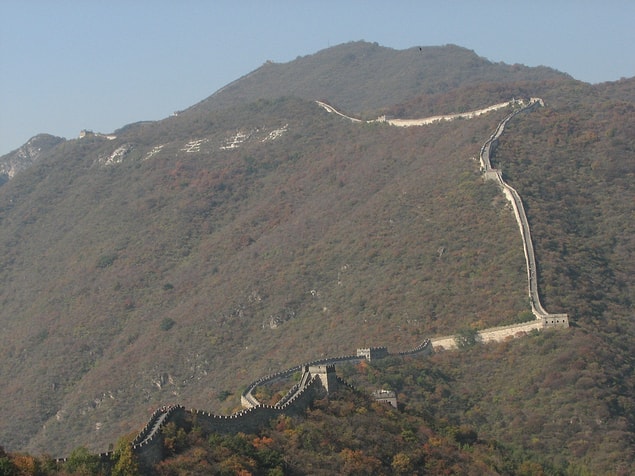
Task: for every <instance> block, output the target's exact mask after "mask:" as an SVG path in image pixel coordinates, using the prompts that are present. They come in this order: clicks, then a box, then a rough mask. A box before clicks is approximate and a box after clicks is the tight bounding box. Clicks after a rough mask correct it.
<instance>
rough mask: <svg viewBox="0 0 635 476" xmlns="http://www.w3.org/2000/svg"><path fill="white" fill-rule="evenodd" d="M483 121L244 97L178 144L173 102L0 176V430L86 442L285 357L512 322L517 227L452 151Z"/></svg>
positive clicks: (518, 299) (51, 443)
mask: <svg viewBox="0 0 635 476" xmlns="http://www.w3.org/2000/svg"><path fill="white" fill-rule="evenodd" d="M501 113H502V112H501ZM499 119H500V114H499V115H498V116H497V115H496V114H493V115H491V116H489V117H483V118H479V119H474V120H471V121H463V122H462V123H461V124H460V125H458V126H457V124H439V125H434V126H430V127H428V128H425V129H420V130H416V131H413V130H395V129H394V128H392V127H390V126H386V125H376V126H365V127H359V126H357V125H355V124H350V123H349V122H348V121H346V120H343V119H338V118H337V117H333V116H332V115H330V114H328V113H326V112H325V111H324V110H322V109H321V108H320V107H318V106H317V105H316V104H314V103H310V102H303V101H297V100H283V101H275V102H264V101H263V102H259V103H256V104H252V105H248V106H245V107H240V108H237V109H234V110H231V111H228V112H226V113H218V114H216V115H210V116H209V118H208V123H207V125H206V126H201V128H200V129H199V130H198V131H196V135H192V136H190V138H188V139H181V138H180V137H181V133H180V132H179V130H178V128H179V120H181V118H178V117H177V118H173V122H174V129H171V127H172V126H171V125H170V121H165V122H163V123H161V124H158V125H156V126H148V127H149V130H148V131H147V132H144V131H143V130H141V131H138V132H137V134H136V135H135V136H134V139H135V141H136V143H133V142H132V140H131V139H133V137H132V136H125V135H122V136H120V137H119V138H118V139H117V140H115V141H107V140H105V139H100V138H97V137H93V138H86V139H81V140H76V141H72V142H69V143H67V144H66V146H65V147H64V148H62V149H60V150H59V155H57V156H51V157H50V158H49V160H47V161H46V162H42V163H41V164H39V166H38V167H37V168H36V169H34V170H33V171H32V173H24V174H22V175H20V176H18V177H16V179H14V180H13V181H11V182H10V183H9V184H7V185H6V186H5V187H3V188H4V189H5V190H3V193H2V198H3V202H2V203H3V205H2V215H1V220H2V227H1V232H2V236H1V243H2V257H3V258H2V259H3V263H2V267H1V268H2V272H1V273H2V274H1V275H0V279H1V280H2V283H3V284H2V297H1V299H2V301H3V307H2V309H3V310H2V312H3V326H4V329H5V333H3V337H2V340H3V341H2V346H1V348H2V349H3V356H2V357H3V358H2V361H3V362H5V363H6V364H5V367H4V368H3V375H6V376H7V381H8V382H10V384H9V385H8V386H6V387H5V388H4V390H3V391H4V392H6V393H5V395H6V396H5V397H4V398H3V399H2V400H3V404H2V405H3V414H19V415H20V416H21V418H20V419H15V420H14V419H10V420H5V421H4V422H3V424H4V425H5V427H4V428H5V430H4V431H3V433H4V434H9V435H13V437H14V439H13V440H12V441H9V442H6V443H5V444H6V445H7V446H9V447H11V445H16V446H23V445H26V444H28V441H29V439H30V438H32V435H33V431H34V430H35V431H38V430H39V432H38V436H37V438H36V439H35V440H33V441H32V443H30V444H29V447H30V448H32V449H37V450H39V451H45V450H46V451H53V452H57V451H64V450H66V451H67V450H68V449H69V448H71V447H72V446H74V445H76V444H79V443H80V442H85V441H87V440H91V441H93V445H91V446H92V447H94V448H95V449H100V448H104V447H107V444H108V442H111V441H113V440H114V439H116V435H118V434H120V433H121V432H122V430H126V431H127V430H131V429H134V428H136V427H137V426H138V425H140V424H141V422H143V420H144V419H145V418H146V415H147V411H148V409H151V408H152V407H153V406H155V405H158V404H161V403H164V402H165V401H166V400H174V399H176V400H178V401H180V402H182V403H183V404H186V405H188V406H190V405H191V406H195V407H198V408H210V409H215V408H218V407H219V406H220V402H219V401H218V400H217V399H216V397H215V395H216V394H218V393H219V392H221V391H223V390H229V391H230V392H232V393H237V388H236V386H237V385H238V386H240V385H241V382H242V384H247V383H248V382H249V381H250V380H252V379H253V378H254V377H255V376H257V375H260V374H262V373H265V372H268V371H271V370H274V369H280V368H285V367H288V366H289V363H288V362H293V363H296V362H301V361H304V360H309V359H312V358H315V357H316V356H321V355H328V354H331V355H332V354H342V353H349V352H351V351H353V350H354V347H355V346H364V345H374V344H385V345H389V346H391V348H393V349H397V350H398V349H400V348H411V347H413V346H414V345H416V344H417V343H418V342H419V341H420V339H422V338H423V336H427V335H430V334H435V333H448V332H449V331H452V330H454V329H455V328H456V327H455V326H456V320H457V316H469V320H470V321H472V322H476V323H478V325H480V326H481V327H486V326H488V325H495V324H499V323H509V322H513V321H514V320H515V319H516V317H517V315H518V314H519V313H521V312H522V311H525V310H527V309H528V305H527V302H526V298H525V291H524V290H525V283H524V276H523V265H524V263H523V256H522V249H521V246H520V238H519V236H518V234H517V231H516V225H515V223H514V219H513V216H512V215H511V214H510V213H509V211H508V210H507V208H506V205H505V201H504V199H503V198H502V197H500V196H499V193H498V190H497V189H496V187H495V186H494V185H493V184H484V183H483V182H482V181H481V179H480V176H479V174H478V164H477V162H476V161H473V160H470V158H469V157H472V156H473V155H475V154H476V153H477V152H478V148H479V143H478V138H480V137H483V136H486V135H487V133H488V131H489V130H491V128H492V127H493V125H494V124H495V123H496V122H497V120H499ZM205 127H206V128H205ZM155 128H162V130H160V131H158V132H157V130H155ZM170 130H171V131H173V132H172V134H173V135H172V136H169V135H167V132H164V131H170ZM155 134H157V135H160V136H161V137H163V139H164V140H166V142H165V143H156V142H154V143H153V142H152V140H153V139H152V138H153V137H154V135H155ZM241 137H242V138H243V139H244V142H242V143H240V140H243V139H241ZM172 138H173V139H172ZM170 139H172V140H170ZM146 141H147V143H148V145H147V146H146V145H141V144H144V143H146ZM263 141H264V142H263ZM153 144H154V145H153ZM232 144H234V146H232ZM236 144H239V145H236ZM466 222H469V223H470V227H469V229H468V228H466V227H465V223H466ZM494 249H495V250H496V252H495V253H493V252H492V250H494ZM466 309H469V311H467V312H466ZM25 323H29V324H28V325H25ZM360 330H361V332H360ZM26 393H31V394H34V395H37V398H34V399H22V398H18V399H16V398H13V396H15V395H20V394H26ZM10 396H11V398H9V397H10ZM227 403H231V401H229V402H227ZM121 425H123V426H121ZM44 427H45V430H44ZM97 428H98V430H97ZM62 435H64V436H63V437H62ZM88 435H91V436H90V438H88ZM56 444H58V445H59V446H57V447H56V446H55V445H56Z"/></svg>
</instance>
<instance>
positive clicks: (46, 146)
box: [0, 134, 66, 185]
mask: <svg viewBox="0 0 635 476" xmlns="http://www.w3.org/2000/svg"><path fill="white" fill-rule="evenodd" d="M65 140H66V139H64V138H63V137H56V136H52V135H50V134H39V135H37V136H34V137H31V138H30V139H29V140H28V141H27V142H26V143H25V144H24V145H23V146H22V147H20V148H18V149H16V150H14V151H13V152H9V153H8V154H5V155H3V156H2V157H0V185H2V184H3V183H5V182H7V181H8V180H10V179H12V178H13V177H14V176H15V174H17V173H18V172H21V171H22V170H24V169H26V168H28V167H30V166H31V165H33V164H34V163H36V162H37V161H38V160H39V159H40V158H41V157H42V156H43V155H44V154H45V153H47V152H48V151H50V150H51V149H53V148H54V147H55V146H57V145H58V144H60V143H62V142H64V141H65Z"/></svg>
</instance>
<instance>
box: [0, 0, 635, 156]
mask: <svg viewBox="0 0 635 476" xmlns="http://www.w3.org/2000/svg"><path fill="white" fill-rule="evenodd" d="M634 25H635V1H632V0H621V1H620V0H603V1H599V0H596V1H585V0H575V1H574V0H570V1H564V0H548V1H547V0H544V1H543V0H524V1H517V0H500V1H494V0H490V1H488V0H469V1H468V0H462V1H461V0H457V1H452V0H430V1H426V0H418V1H416V0H413V1H405V0H403V1H400V0H379V1H375V0H368V1H352V0H351V1H347V0H339V1H330V0H320V1H300V0H296V1H291V0H268V1H265V0H262V1H242V0H230V1H224V0H208V1H203V0H178V1H177V0H170V1H168V0H125V1H124V0H83V1H79V0H0V155H2V154H5V153H7V152H9V151H11V150H13V149H15V148H17V147H19V146H20V145H22V144H23V143H24V142H26V141H27V140H28V139H29V138H30V137H32V136H34V135H35V134H38V133H40V132H47V133H50V134H54V135H59V136H62V137H66V138H73V137H77V135H78V134H79V131H80V130H81V129H92V130H95V131H99V132H112V131H113V130H115V129H117V128H119V127H121V126H123V125H125V124H128V123H131V122H136V121H140V120H151V119H161V118H163V117H166V116H169V115H170V114H172V112H174V111H176V110H180V109H184V108H186V107H188V106H190V105H192V104H194V103H196V102H198V101H200V100H202V99H204V98H206V97H207V96H209V95H211V94H212V93H213V92H214V91H216V90H217V89H219V88H220V87H222V86H223V85H225V84H227V83H228V82H230V81H232V80H234V79H236V78H238V77H240V76H242V75H244V74H246V73H248V72H250V71H252V70H254V69H256V68H258V67H259V66H260V65H262V64H263V63H264V62H265V61H267V60H272V61H275V62H287V61H290V60H293V59H295V58H296V57H297V56H304V55H308V54H312V53H315V52H317V51H319V50H321V49H324V48H327V47H329V46H334V45H337V44H340V43H345V42H348V41H356V40H366V41H370V42H377V43H379V44H380V45H382V46H388V47H391V48H395V49H405V48H409V47H412V46H429V45H443V44H448V43H453V44H457V45H460V46H464V47H466V48H469V49H472V50H474V51H475V52H476V53H477V54H478V55H480V56H483V57H485V58H487V59H489V60H491V61H503V62H505V63H510V64H513V63H522V64H526V65H528V66H537V65H546V66H551V67H554V68H556V69H558V70H560V71H564V72H567V73H569V74H571V75H572V76H573V77H575V78H576V79H580V80H583V81H587V82H592V83H596V82H601V81H614V80H618V79H620V77H632V76H635V52H634V49H633V48H634V46H635V26H634Z"/></svg>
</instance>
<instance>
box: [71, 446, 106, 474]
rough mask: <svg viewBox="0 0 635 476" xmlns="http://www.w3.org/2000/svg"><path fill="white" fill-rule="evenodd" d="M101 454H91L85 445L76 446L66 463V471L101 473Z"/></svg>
mask: <svg viewBox="0 0 635 476" xmlns="http://www.w3.org/2000/svg"><path fill="white" fill-rule="evenodd" d="M100 466H101V465H100V464H99V456H97V455H94V454H91V453H90V452H89V451H88V450H87V449H86V448H84V447H83V446H79V447H77V448H75V449H74V450H73V451H72V452H71V454H70V455H69V457H68V460H67V461H66V464H65V465H64V467H65V469H66V471H68V472H69V473H73V474H79V475H82V476H84V475H86V476H88V475H92V474H98V473H99V467H100Z"/></svg>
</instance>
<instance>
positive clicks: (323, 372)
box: [302, 364, 337, 393]
mask: <svg viewBox="0 0 635 476" xmlns="http://www.w3.org/2000/svg"><path fill="white" fill-rule="evenodd" d="M304 372H305V373H308V374H310V375H311V376H313V375H317V376H318V377H319V379H320V380H321V381H322V386H323V387H324V389H325V390H326V393H331V392H335V391H337V375H335V365H334V364H330V365H308V366H307V367H305V370H304ZM302 380H304V379H302Z"/></svg>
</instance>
